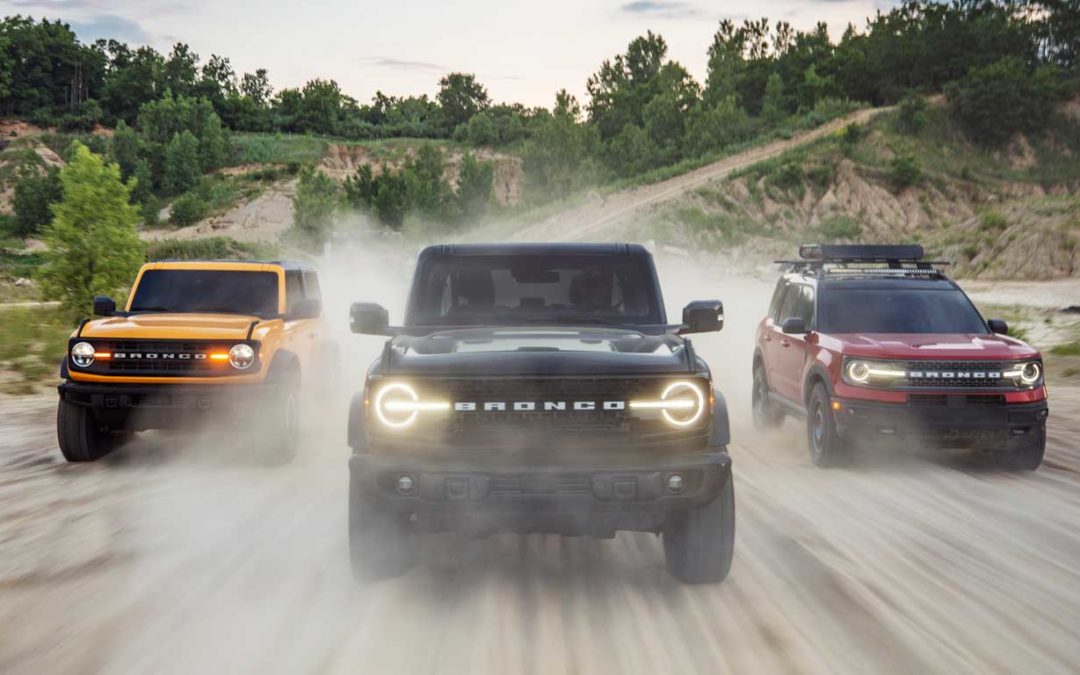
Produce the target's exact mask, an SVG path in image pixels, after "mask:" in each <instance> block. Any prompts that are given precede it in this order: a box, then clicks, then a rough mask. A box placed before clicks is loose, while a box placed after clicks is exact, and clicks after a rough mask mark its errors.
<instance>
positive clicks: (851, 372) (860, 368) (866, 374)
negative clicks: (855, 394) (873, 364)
mask: <svg viewBox="0 0 1080 675" xmlns="http://www.w3.org/2000/svg"><path fill="white" fill-rule="evenodd" d="M847 374H848V377H849V378H851V381H852V382H858V383H860V384H861V383H863V382H866V381H867V380H869V379H870V364H869V363H867V362H866V361H852V362H851V363H849V364H848V367H847Z"/></svg>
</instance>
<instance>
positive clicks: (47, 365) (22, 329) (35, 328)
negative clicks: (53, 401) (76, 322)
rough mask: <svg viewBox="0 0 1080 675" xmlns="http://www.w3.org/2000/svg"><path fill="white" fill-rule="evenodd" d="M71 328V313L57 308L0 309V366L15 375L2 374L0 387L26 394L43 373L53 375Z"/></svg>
mask: <svg viewBox="0 0 1080 675" xmlns="http://www.w3.org/2000/svg"><path fill="white" fill-rule="evenodd" d="M71 329H72V320H71V317H70V316H69V315H67V314H66V313H65V312H64V311H63V310H62V309H61V308H53V307H34V308H9V309H4V310H0V370H3V371H6V372H8V373H12V374H14V376H15V377H13V378H5V382H4V383H3V385H2V386H0V391H2V392H4V393H7V394H28V393H31V392H33V391H35V389H36V388H37V387H39V386H40V385H41V383H42V381H43V380H44V379H45V378H46V377H48V376H50V375H52V376H53V377H55V376H56V370H57V364H59V363H60V362H61V361H62V360H63V358H64V353H65V351H66V350H67V342H68V335H69V334H70V333H71Z"/></svg>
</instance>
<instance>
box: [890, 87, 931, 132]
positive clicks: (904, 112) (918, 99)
mask: <svg viewBox="0 0 1080 675" xmlns="http://www.w3.org/2000/svg"><path fill="white" fill-rule="evenodd" d="M925 124H926V99H925V98H923V97H922V96H919V95H918V94H908V95H907V96H905V97H904V98H903V100H901V101H900V105H898V106H897V107H896V129H897V130H898V131H899V132H901V133H904V134H917V133H919V131H920V130H921V129H922V128H923V126H924V125H925Z"/></svg>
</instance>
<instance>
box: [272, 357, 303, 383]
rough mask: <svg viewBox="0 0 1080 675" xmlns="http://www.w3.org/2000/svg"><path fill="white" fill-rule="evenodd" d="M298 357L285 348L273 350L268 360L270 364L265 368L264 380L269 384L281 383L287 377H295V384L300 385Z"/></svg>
mask: <svg viewBox="0 0 1080 675" xmlns="http://www.w3.org/2000/svg"><path fill="white" fill-rule="evenodd" d="M302 374H303V371H302V370H301V368H300V357H298V356H297V355H296V354H295V353H293V352H290V351H289V350H287V349H279V350H277V351H276V352H274V357H273V358H272V359H271V360H270V366H269V367H268V368H267V369H266V381H267V382H268V383H270V384H283V383H286V382H288V380H289V378H295V385H296V386H297V387H299V386H300V382H301V381H302V380H301V375H302Z"/></svg>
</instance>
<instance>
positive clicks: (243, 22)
mask: <svg viewBox="0 0 1080 675" xmlns="http://www.w3.org/2000/svg"><path fill="white" fill-rule="evenodd" d="M892 2H893V0H813V1H805V0H804V1H801V2H800V1H798V0H756V1H755V2H739V3H735V2H731V1H729V0H722V1H720V2H717V1H715V0H713V1H712V2H709V1H707V0H702V1H700V2H698V1H695V0H544V1H542V2H535V1H534V2H514V0H502V1H499V2H496V1H494V0H457V1H455V2H446V1H445V0H389V1H386V0H383V1H380V2H369V1H367V0H318V1H311V0H307V1H305V0H232V1H222V0H218V1H213V0H179V1H178V2H165V1H164V0H142V1H138V0H0V10H2V11H3V14H4V15H9V14H23V15H27V14H28V15H31V16H34V17H35V18H38V17H42V16H46V17H49V18H62V19H64V20H65V21H67V22H68V23H70V24H71V25H72V27H73V28H74V29H75V31H76V33H77V34H78V35H79V38H80V39H82V40H84V41H86V42H92V41H93V40H95V39H97V38H99V37H113V38H116V39H119V40H122V41H125V42H128V43H131V44H149V45H151V46H153V47H155V48H157V49H158V50H159V51H161V52H168V51H169V48H170V47H171V45H172V44H173V43H174V42H177V41H183V42H186V43H188V44H189V45H191V47H192V49H193V50H195V52H197V53H198V54H199V55H200V56H201V57H202V58H203V59H204V60H205V59H206V58H208V57H209V56H210V54H212V53H214V54H220V55H222V56H226V57H228V58H229V59H230V61H231V62H232V65H233V67H234V68H235V69H236V71H237V73H242V72H245V71H253V70H255V69H256V68H266V69H268V70H269V72H270V79H271V81H272V82H273V84H274V87H275V88H276V89H281V88H284V87H291V86H298V85H302V84H303V83H304V82H306V81H307V80H309V79H312V78H315V77H322V78H329V79H334V80H337V82H338V83H339V84H340V85H341V87H342V88H343V89H344V90H345V91H346V92H347V93H348V94H349V95H351V96H353V97H354V98H356V99H358V100H359V101H361V102H367V101H368V100H370V98H371V96H372V95H373V94H374V93H375V92H376V91H377V90H381V91H382V92H383V93H386V94H393V95H403V94H421V93H427V94H429V95H430V94H434V92H435V90H436V88H437V83H438V80H439V78H440V77H441V76H442V75H443V74H445V73H447V72H451V71H463V72H470V73H475V74H476V75H477V77H478V78H479V79H480V81H481V82H482V83H483V84H484V85H485V86H486V87H487V88H488V92H489V93H490V94H491V96H492V98H493V99H494V100H495V101H519V102H522V103H525V104H527V105H545V106H550V105H551V103H552V101H553V99H554V93H555V92H556V91H557V90H558V89H560V88H562V87H566V88H567V89H568V90H570V92H571V93H574V94H576V95H577V96H578V97H579V98H583V95H584V91H585V80H586V79H587V78H588V76H589V75H590V74H591V73H592V72H594V71H595V70H596V69H597V67H598V66H599V65H600V63H601V62H602V61H603V60H604V59H605V58H610V57H611V56H613V55H614V54H616V53H619V52H621V51H623V50H624V49H625V47H626V45H627V43H628V42H629V41H630V40H632V39H633V38H634V37H635V36H637V35H640V34H643V33H644V32H645V31H646V30H649V29H651V30H653V31H654V32H658V33H660V34H661V35H663V36H664V38H665V39H666V40H667V43H668V46H669V55H670V56H671V57H672V58H674V59H676V60H677V61H679V62H681V63H682V64H683V65H685V66H686V67H687V68H688V69H689V70H690V72H691V73H693V75H694V76H695V77H697V78H698V79H699V80H704V76H705V62H706V50H707V49H708V46H709V43H710V42H711V40H712V35H713V33H714V32H715V30H716V25H717V22H718V21H719V20H720V19H722V18H725V17H726V18H731V19H733V20H735V21H741V20H742V19H744V18H758V17H762V16H766V17H769V18H770V19H772V20H773V21H774V22H775V21H777V20H785V21H788V22H790V23H791V24H793V25H794V26H796V27H798V28H809V27H811V26H813V25H814V24H815V23H816V22H818V21H825V22H826V23H827V24H828V26H829V30H830V34H831V35H832V36H833V38H834V39H836V38H838V37H839V36H840V35H841V33H842V32H843V30H844V27H845V26H846V25H847V24H848V23H849V22H853V23H854V24H855V25H856V26H857V27H858V28H859V29H862V28H863V27H864V26H865V21H866V18H867V17H869V16H871V15H873V14H874V13H875V11H876V10H877V9H884V8H887V7H888V6H889V5H891V4H892Z"/></svg>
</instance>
